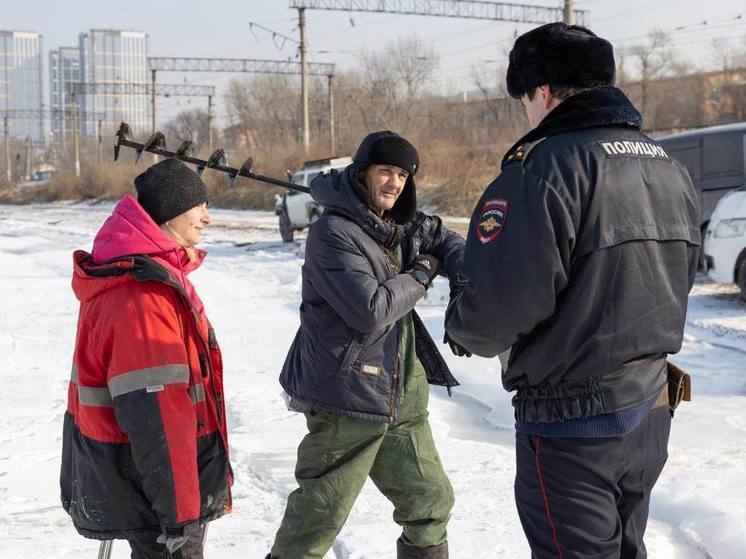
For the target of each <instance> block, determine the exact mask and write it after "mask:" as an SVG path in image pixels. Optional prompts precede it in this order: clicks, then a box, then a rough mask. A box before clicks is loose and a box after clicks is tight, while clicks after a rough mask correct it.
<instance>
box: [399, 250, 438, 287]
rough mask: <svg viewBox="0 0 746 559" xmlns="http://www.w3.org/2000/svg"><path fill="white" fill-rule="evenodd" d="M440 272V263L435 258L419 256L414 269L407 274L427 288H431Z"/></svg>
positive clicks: (427, 255)
mask: <svg viewBox="0 0 746 559" xmlns="http://www.w3.org/2000/svg"><path fill="white" fill-rule="evenodd" d="M439 270H440V262H439V261H438V259H437V258H435V257H434V256H431V255H429V254H418V255H417V256H416V257H415V259H414V264H412V268H411V269H410V270H407V273H408V274H410V275H412V277H414V279H416V280H417V281H418V282H420V283H421V284H422V285H424V286H425V288H428V287H430V284H431V283H432V282H433V279H434V278H435V276H437V275H438V271H439Z"/></svg>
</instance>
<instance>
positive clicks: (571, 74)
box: [506, 22, 616, 99]
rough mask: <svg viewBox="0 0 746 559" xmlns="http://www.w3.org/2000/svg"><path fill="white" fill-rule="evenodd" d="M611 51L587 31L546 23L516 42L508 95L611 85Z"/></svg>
mask: <svg viewBox="0 0 746 559" xmlns="http://www.w3.org/2000/svg"><path fill="white" fill-rule="evenodd" d="M615 73H616V64H615V62H614V49H613V47H612V46H611V43H610V42H609V41H607V40H606V39H602V38H601V37H598V36H597V35H596V34H595V33H593V32H592V31H591V30H590V29H587V28H585V27H581V26H580V25H567V24H565V23H562V22H556V23H547V24H546V25H542V26H540V27H537V28H536V29H532V30H531V31H528V32H527V33H524V34H523V35H521V36H520V37H518V39H516V41H515V44H514V45H513V50H511V51H510V62H509V64H508V74H507V78H506V82H507V86H508V93H509V94H510V96H511V97H513V98H515V99H520V98H521V97H522V96H523V94H524V93H529V92H531V91H533V90H534V89H535V88H536V87H538V86H540V85H544V84H549V85H554V86H568V87H585V88H591V87H597V86H600V85H612V84H613V83H614V75H615Z"/></svg>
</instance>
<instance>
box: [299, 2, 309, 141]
mask: <svg viewBox="0 0 746 559" xmlns="http://www.w3.org/2000/svg"><path fill="white" fill-rule="evenodd" d="M298 28H299V29H300V66H301V72H300V87H301V97H302V103H303V149H304V150H305V152H306V154H308V147H309V144H310V143H311V136H310V134H309V131H308V64H307V61H306V54H307V53H306V50H307V45H306V9H305V8H298Z"/></svg>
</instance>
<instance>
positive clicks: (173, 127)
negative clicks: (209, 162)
mask: <svg viewBox="0 0 746 559" xmlns="http://www.w3.org/2000/svg"><path fill="white" fill-rule="evenodd" d="M208 120H209V119H208V115H207V111H204V110H202V109H191V110H186V111H181V112H180V113H178V114H177V115H176V116H175V117H174V118H172V119H171V120H169V121H168V122H166V124H165V125H164V127H163V128H164V132H165V133H166V137H169V138H179V139H181V140H191V141H193V142H194V143H195V144H196V145H198V146H200V147H202V146H206V145H207V142H208V136H209V132H208V128H207V127H208ZM213 138H217V131H216V130H215V127H214V126H213Z"/></svg>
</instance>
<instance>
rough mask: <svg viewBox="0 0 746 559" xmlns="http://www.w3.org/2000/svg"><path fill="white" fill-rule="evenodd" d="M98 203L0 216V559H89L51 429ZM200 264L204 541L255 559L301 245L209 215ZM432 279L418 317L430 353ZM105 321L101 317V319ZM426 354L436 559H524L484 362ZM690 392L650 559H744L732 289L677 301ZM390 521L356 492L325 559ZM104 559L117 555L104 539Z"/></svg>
mask: <svg viewBox="0 0 746 559" xmlns="http://www.w3.org/2000/svg"><path fill="white" fill-rule="evenodd" d="M111 208H112V205H111V204H101V205H64V204H56V205H35V206H25V207H9V206H0V285H2V294H3V310H2V319H1V320H0V351H1V352H2V356H3V357H2V366H1V367H0V375H2V376H1V377H0V378H1V380H2V385H3V390H2V392H1V393H0V498H1V499H2V503H3V506H2V512H0V524H1V525H0V531H1V533H2V536H1V537H0V557H2V558H3V559H27V558H29V557H50V558H60V559H62V558H75V559H81V558H86V557H89V558H93V557H95V556H96V553H97V549H98V544H97V542H93V541H91V540H86V539H84V538H83V537H81V536H79V535H78V534H77V533H76V532H75V530H74V528H73V527H72V525H71V523H70V520H69V518H68V517H67V515H66V514H65V513H64V511H63V510H62V508H61V506H60V501H59V483H58V476H59V457H60V441H61V431H62V416H63V413H64V411H65V407H66V392H67V383H68V379H69V375H70V365H71V358H72V349H73V340H74V336H75V326H76V319H77V310H78V303H77V301H76V300H75V298H74V297H73V294H72V291H71V289H70V277H71V263H72V258H71V252H72V251H73V250H74V249H76V248H83V249H86V250H90V246H91V242H92V239H93V235H94V234H95V232H96V230H97V229H98V227H99V226H100V224H101V223H102V221H103V220H104V219H105V217H106V216H107V215H108V213H109V212H110V211H111ZM212 216H213V221H214V226H213V227H212V228H211V229H210V230H209V231H208V233H207V235H206V239H205V241H206V242H205V244H204V246H205V248H207V250H208V251H209V255H208V258H207V260H206V263H205V265H204V266H203V267H202V268H201V269H200V270H198V271H197V272H195V273H194V274H193V275H192V276H191V277H192V280H193V282H194V283H195V285H196V287H197V290H198V292H199V293H200V295H201V296H202V298H203V299H204V301H205V304H206V307H207V312H208V315H209V316H210V318H211V320H212V322H213V324H214V325H215V328H216V331H217V334H218V339H219V341H220V343H221V346H222V348H223V353H224V359H225V371H226V372H225V384H226V395H227V402H228V408H229V429H230V438H231V453H232V462H233V465H234V470H235V475H236V484H235V486H234V513H233V514H231V515H230V516H228V517H226V518H224V519H221V520H219V521H217V522H214V523H213V524H211V526H210V530H209V535H208V543H207V551H206V555H207V556H208V557H210V558H212V559H218V558H220V559H222V558H226V559H230V558H242V559H245V558H250V557H255V558H259V557H263V556H264V555H265V554H266V553H267V551H268V550H269V547H270V545H271V543H272V539H273V536H274V532H275V530H276V528H277V526H278V523H279V521H280V518H281V516H282V513H283V510H284V505H285V497H286V495H287V493H288V492H289V491H290V490H292V489H293V488H294V486H295V483H294V479H293V466H294V463H295V452H296V446H297V444H298V442H299V441H300V439H301V437H302V436H303V434H304V432H305V425H304V421H303V418H302V416H300V415H298V414H294V413H291V412H288V411H287V410H286V409H285V406H284V404H283V401H282V398H281V391H280V387H279V384H278V382H277V376H278V373H279V371H280V368H281V365H282V363H283V360H284V358H285V353H286V351H287V348H288V346H289V345H290V342H291V340H292V338H293V336H294V334H295V330H296V328H297V325H298V304H299V301H300V291H299V290H300V268H301V265H302V262H303V260H302V250H301V248H300V246H299V245H295V244H283V243H282V242H280V238H279V233H278V231H277V227H276V218H275V217H274V216H273V215H271V214H270V213H261V212H238V211H221V210H215V211H213V212H212ZM446 298H447V285H445V283H444V282H441V283H440V284H438V285H436V287H435V288H434V289H433V290H431V292H430V293H429V295H428V298H427V299H426V300H425V301H423V302H422V303H421V305H420V306H419V310H420V312H421V314H422V315H423V317H424V319H425V320H426V322H427V325H428V328H429V329H430V331H431V333H432V335H433V337H434V338H435V339H436V340H437V339H442V334H443V312H444V310H445V303H446V302H447V301H446ZM112 312H116V310H115V309H113V310H112ZM442 351H443V354H444V356H445V357H446V359H447V360H448V362H449V363H450V365H451V367H452V369H453V372H454V374H455V375H456V377H457V378H458V379H459V380H460V381H461V383H462V385H463V386H462V387H460V388H458V389H456V390H455V394H454V397H453V398H450V399H449V398H448V397H447V396H446V394H445V392H444V390H442V389H438V388H433V389H432V398H431V405H430V410H431V419H432V427H433V431H434V434H435V438H436V441H437V443H438V447H439V450H440V453H441V457H442V459H443V462H444V464H445V467H446V470H447V471H448V473H449V475H450V477H451V480H452V482H453V485H454V488H455V491H456V506H455V508H454V511H453V519H452V521H451V523H450V525H449V541H450V549H451V557H453V558H454V559H474V558H480V559H481V558H499V557H505V558H510V559H512V558H521V557H528V556H529V552H528V546H527V545H526V543H525V541H524V537H523V533H522V531H521V527H520V524H519V521H518V517H517V514H516V511H515V507H514V504H513V472H514V452H513V421H512V409H511V406H510V397H509V395H508V394H506V393H505V392H504V391H503V389H502V387H501V386H500V378H499V371H500V366H499V363H498V361H497V360H496V359H495V360H487V359H481V358H471V359H459V358H456V357H454V356H453V355H451V354H450V352H447V348H446V346H442ZM673 360H674V361H675V362H676V363H678V364H679V365H680V366H682V367H683V368H685V369H687V370H689V371H690V372H691V373H692V376H693V377H694V401H693V402H691V403H688V404H687V403H685V404H684V405H683V406H682V408H681V409H680V411H679V412H678V413H677V414H676V418H675V420H674V424H673V432H672V436H671V444H670V448H669V453H670V458H669V461H668V465H667V466H666V469H665V470H664V473H663V476H662V477H661V479H660V481H659V483H658V485H657V487H656V490H655V491H654V493H653V502H652V506H651V519H650V523H649V526H648V531H647V535H646V542H647V545H648V550H649V556H650V557H651V558H652V559H657V558H665V559H669V558H676V559H695V558H696V559H703V558H714V559H740V558H743V557H746V305H744V304H743V303H741V302H740V301H739V300H738V297H737V292H736V290H735V288H733V287H729V286H718V285H715V284H712V283H709V282H707V281H705V280H704V279H701V280H700V281H699V282H698V283H697V285H696V286H695V289H694V291H693V293H692V295H691V297H690V308H689V317H688V321H687V335H686V340H685V343H684V348H683V350H682V352H681V353H680V354H679V355H676V356H675V357H674V358H673ZM391 515H392V506H391V505H390V504H389V503H388V501H386V499H385V498H384V497H382V496H381V495H380V494H379V493H378V492H377V491H376V489H375V487H373V485H372V484H368V486H366V488H365V489H364V491H363V493H362V494H361V496H360V498H359V499H358V502H357V503H356V505H355V508H354V509H353V511H352V514H351V516H350V519H349V521H348V523H347V525H346V527H345V528H344V530H343V531H342V533H341V534H340V536H339V538H338V540H337V542H336V544H335V545H334V548H333V550H332V551H331V552H330V553H329V555H328V558H330V559H343V558H344V559H347V558H349V559H361V558H369V559H373V558H375V559H387V558H393V557H395V540H396V538H397V537H398V535H399V530H398V527H397V526H396V525H395V524H394V523H393V521H392V520H391ZM113 557H115V558H118V559H123V558H125V557H129V549H128V546H127V545H126V544H125V543H123V542H117V543H116V544H115V546H114V553H113Z"/></svg>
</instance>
